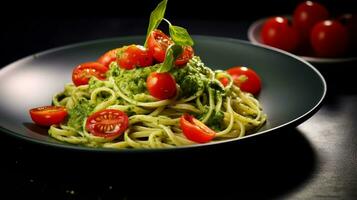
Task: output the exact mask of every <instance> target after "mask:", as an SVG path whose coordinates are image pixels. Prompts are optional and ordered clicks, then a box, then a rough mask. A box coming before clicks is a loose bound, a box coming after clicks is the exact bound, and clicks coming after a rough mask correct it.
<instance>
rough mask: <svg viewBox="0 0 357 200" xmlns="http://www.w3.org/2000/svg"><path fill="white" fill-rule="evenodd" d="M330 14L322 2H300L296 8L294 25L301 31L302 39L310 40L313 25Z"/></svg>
mask: <svg viewBox="0 0 357 200" xmlns="http://www.w3.org/2000/svg"><path fill="white" fill-rule="evenodd" d="M328 16H329V13H328V11H327V9H326V8H325V6H323V5H322V4H319V3H317V2H312V1H305V2H302V3H300V4H299V5H298V6H297V7H296V8H295V10H294V15H293V25H294V28H296V30H298V31H299V32H300V35H301V41H306V42H308V39H309V36H310V33H311V30H312V27H313V26H314V25H315V24H316V23H318V22H320V21H322V20H325V19H327V18H328Z"/></svg>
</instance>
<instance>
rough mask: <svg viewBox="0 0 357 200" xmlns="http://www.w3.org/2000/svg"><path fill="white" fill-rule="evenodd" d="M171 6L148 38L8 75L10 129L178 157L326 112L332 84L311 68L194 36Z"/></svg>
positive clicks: (66, 53)
mask: <svg viewBox="0 0 357 200" xmlns="http://www.w3.org/2000/svg"><path fill="white" fill-rule="evenodd" d="M166 3H167V1H162V2H161V3H160V4H159V5H158V6H157V8H156V9H155V10H154V11H153V12H152V15H154V16H156V19H155V17H150V23H149V28H148V33H147V35H146V36H128V37H120V38H110V39H103V40H96V41H90V42H84V43H79V44H74V45H69V46H64V47H59V48H55V49H51V50H47V51H44V52H41V53H38V54H34V55H31V56H28V57H26V58H23V59H21V60H19V61H16V62H14V63H12V64H10V65H8V66H6V67H4V68H3V69H2V70H1V71H0V91H1V97H2V100H1V103H0V112H1V113H2V118H1V119H0V130H1V131H2V132H5V133H8V134H10V135H13V136H16V137H18V138H21V139H25V140H28V141H32V142H36V143H40V144H45V145H50V146H55V147H61V148H67V149H77V150H78V149H79V150H88V151H132V150H133V149H140V150H143V149H145V150H147V149H154V150H157V149H165V150H168V149H175V148H192V147H200V146H208V145H212V144H224V143H227V142H238V141H241V140H242V139H245V138H254V137H255V136H259V135H261V134H265V133H271V132H276V131H277V130H280V129H281V128H285V127H289V126H290V127H294V126H296V125H298V124H299V123H302V122H303V121H304V120H307V119H308V118H309V117H310V116H312V115H313V114H314V113H315V112H316V111H317V110H318V108H319V107H320V105H321V102H322V100H323V98H324V96H325V94H326V83H325V81H324V78H323V77H322V76H321V74H320V73H319V72H318V71H317V70H316V69H315V68H314V67H313V66H311V65H310V64H309V63H307V62H305V61H303V60H301V59H300V58H298V57H296V56H294V55H291V54H288V53H286V52H282V51H279V50H275V49H270V48H269V47H260V46H256V45H253V44H250V43H249V42H245V41H240V40H237V39H230V38H221V37H210V36H193V37H191V36H190V35H189V34H188V32H187V30H186V29H184V28H182V27H179V26H174V25H172V24H171V23H170V22H169V21H168V20H167V19H164V18H163V16H164V11H165V9H163V8H166ZM158 16H162V17H161V18H158ZM155 20H156V21H155ZM161 21H165V22H167V23H169V29H170V33H169V34H165V33H164V32H162V31H160V30H159V29H158V26H159V24H160V22H161ZM242 66H244V67H242Z"/></svg>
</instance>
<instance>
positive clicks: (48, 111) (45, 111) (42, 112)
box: [29, 106, 68, 126]
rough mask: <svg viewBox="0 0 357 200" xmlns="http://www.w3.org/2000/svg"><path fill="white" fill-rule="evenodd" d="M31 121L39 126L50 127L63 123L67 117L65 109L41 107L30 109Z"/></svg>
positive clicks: (60, 107)
mask: <svg viewBox="0 0 357 200" xmlns="http://www.w3.org/2000/svg"><path fill="white" fill-rule="evenodd" d="M29 112H30V116H31V119H32V121H34V122H35V123H36V124H38V125H40V126H51V125H53V124H59V123H61V122H63V121H64V120H65V118H66V116H67V115H68V113H67V110H66V108H65V107H62V106H42V107H38V108H32V109H30V111H29Z"/></svg>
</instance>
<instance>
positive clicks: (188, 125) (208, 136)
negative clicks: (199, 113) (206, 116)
mask: <svg viewBox="0 0 357 200" xmlns="http://www.w3.org/2000/svg"><path fill="white" fill-rule="evenodd" d="M180 127H181V129H182V132H183V134H184V135H185V136H186V137H187V138H188V139H189V140H191V141H194V142H197V143H206V142H210V141H211V140H212V139H213V138H214V137H215V135H216V132H214V131H213V130H212V129H210V128H209V127H207V126H206V125H205V124H204V123H202V122H201V121H199V120H197V119H196V118H194V117H193V116H192V115H189V114H187V113H185V114H183V115H182V116H181V118H180Z"/></svg>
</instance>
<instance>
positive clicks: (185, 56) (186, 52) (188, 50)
mask: <svg viewBox="0 0 357 200" xmlns="http://www.w3.org/2000/svg"><path fill="white" fill-rule="evenodd" d="M193 56H194V51H193V48H192V47H191V46H185V47H184V48H183V52H182V54H181V55H180V56H179V57H178V58H177V59H176V60H175V65H176V66H178V67H180V66H184V65H186V64H187V62H188V61H189V60H190V59H191V58H192V57H193Z"/></svg>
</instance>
